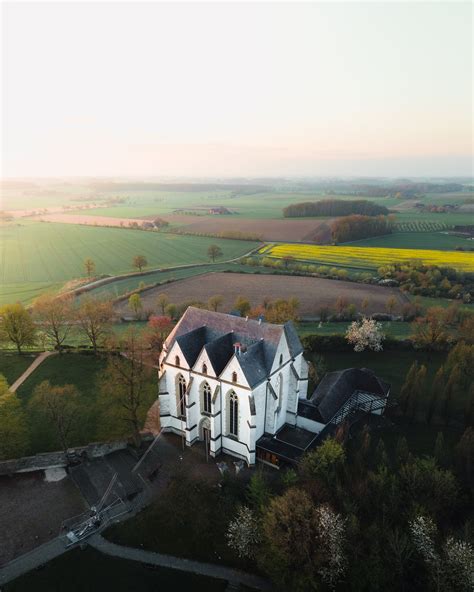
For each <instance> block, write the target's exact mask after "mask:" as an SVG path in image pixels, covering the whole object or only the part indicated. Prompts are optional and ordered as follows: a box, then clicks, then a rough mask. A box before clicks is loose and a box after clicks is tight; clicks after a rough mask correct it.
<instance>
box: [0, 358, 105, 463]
mask: <svg viewBox="0 0 474 592" xmlns="http://www.w3.org/2000/svg"><path fill="white" fill-rule="evenodd" d="M0 359H1V358H0ZM105 365H106V360H105V358H101V357H95V356H93V355H87V354H76V353H74V354H63V355H62V356H60V355H56V356H51V357H50V358H48V359H46V360H45V361H44V362H43V363H42V364H41V365H40V366H39V367H38V368H37V370H35V372H34V373H33V374H32V375H31V376H30V377H29V378H28V379H27V380H26V381H25V382H24V383H23V384H22V385H21V387H20V388H19V389H18V391H17V394H18V396H19V398H20V400H21V402H22V403H23V404H24V406H25V409H26V410H27V417H28V423H29V428H30V448H29V453H30V454H36V453H37V452H47V451H50V450H58V449H59V448H60V447H59V448H58V445H59V443H58V441H57V439H56V435H55V433H54V432H53V430H52V429H51V428H50V427H49V426H47V425H44V423H43V422H42V420H41V419H40V418H38V417H37V416H35V415H34V414H33V413H30V412H29V410H28V402H29V401H30V399H31V396H32V395H33V391H34V389H35V387H36V386H37V385H38V384H40V383H41V382H42V381H43V380H49V381H50V382H51V384H54V385H63V384H73V385H75V386H76V387H77V389H78V390H79V391H80V393H81V396H80V405H81V410H80V429H78V430H77V431H76V433H75V435H74V439H73V441H72V442H71V446H80V445H85V444H87V443H88V442H96V441H100V440H101V439H102V434H101V431H100V421H99V419H98V413H97V378H98V375H99V372H100V371H101V370H103V369H104V368H105Z"/></svg>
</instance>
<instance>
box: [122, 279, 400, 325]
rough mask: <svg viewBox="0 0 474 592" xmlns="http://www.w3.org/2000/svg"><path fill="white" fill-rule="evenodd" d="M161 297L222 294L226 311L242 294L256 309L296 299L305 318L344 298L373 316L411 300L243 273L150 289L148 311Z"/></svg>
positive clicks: (346, 285)
mask: <svg viewBox="0 0 474 592" xmlns="http://www.w3.org/2000/svg"><path fill="white" fill-rule="evenodd" d="M158 294H167V295H168V297H169V299H170V302H173V303H175V304H182V303H184V302H189V301H190V300H196V301H201V302H206V301H207V300H208V298H209V297H210V296H213V295H215V294H221V295H222V296H223V297H224V302H223V304H222V306H221V307H220V310H221V311H222V312H229V311H231V310H232V309H233V307H234V302H235V299H236V298H237V296H239V295H242V296H244V297H245V298H247V299H248V300H249V301H250V303H251V305H252V306H258V305H260V304H262V302H263V299H264V298H265V297H270V298H272V299H276V298H291V297H292V296H295V297H296V298H297V299H298V300H299V303H300V308H299V314H300V315H301V316H302V317H318V316H319V311H320V309H321V308H322V307H325V306H329V307H334V304H335V301H336V300H337V298H340V297H341V298H345V299H346V300H347V303H348V304H350V303H353V304H355V305H356V307H357V308H359V307H360V304H361V302H362V301H363V300H364V299H367V300H368V301H369V304H368V308H367V311H368V312H369V313H371V312H385V304H386V302H387V299H388V298H390V297H391V296H395V298H396V299H397V301H398V302H399V303H400V304H402V303H403V302H406V301H407V298H406V296H404V295H403V294H402V293H401V292H400V291H399V290H398V289H396V288H385V287H382V286H369V285H366V284H356V283H352V282H344V281H339V280H328V279H323V278H313V277H299V276H284V275H261V274H239V273H232V274H230V273H213V274H206V275H200V276H196V277H193V278H189V279H184V280H180V281H177V282H173V283H171V284H167V285H165V286H159V287H157V288H153V289H150V290H146V291H145V292H143V293H142V302H143V308H144V309H145V310H147V311H148V310H155V311H156V310H157V306H156V297H157V296H158ZM116 310H117V312H118V313H119V314H121V315H124V316H130V309H129V308H128V303H127V301H123V302H121V303H119V304H118V305H117V306H116Z"/></svg>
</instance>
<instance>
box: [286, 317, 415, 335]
mask: <svg viewBox="0 0 474 592" xmlns="http://www.w3.org/2000/svg"><path fill="white" fill-rule="evenodd" d="M350 324H351V323H350V321H347V322H340V323H339V322H328V323H322V325H321V327H320V326H319V322H307V323H305V322H302V323H298V325H297V326H296V330H297V331H298V334H299V335H300V336H301V337H304V336H305V335H337V334H339V335H344V334H345V332H346V331H347V327H348V326H349V325H350ZM381 325H382V326H383V330H384V333H385V335H386V336H387V337H392V338H396V339H407V338H408V337H409V336H410V335H411V333H412V330H411V323H405V322H402V321H393V322H388V321H384V322H382V323H381Z"/></svg>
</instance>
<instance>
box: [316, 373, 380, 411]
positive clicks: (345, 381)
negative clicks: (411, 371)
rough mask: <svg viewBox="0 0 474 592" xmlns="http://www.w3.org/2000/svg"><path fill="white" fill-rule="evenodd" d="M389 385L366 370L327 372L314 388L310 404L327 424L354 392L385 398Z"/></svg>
mask: <svg viewBox="0 0 474 592" xmlns="http://www.w3.org/2000/svg"><path fill="white" fill-rule="evenodd" d="M389 390H390V385H389V384H388V383H386V382H384V381H383V380H380V379H379V378H378V377H377V376H376V375H375V373H374V372H373V371H372V370H369V369H368V368H346V369H345V370H337V371H336V372H329V373H328V374H326V375H325V376H324V378H323V379H322V380H321V382H320V383H319V385H318V386H317V387H316V389H315V391H314V393H313V395H312V396H311V399H310V402H311V403H312V404H313V405H314V406H316V407H317V409H318V411H319V414H320V416H321V417H322V418H323V420H324V422H328V421H329V420H330V419H331V418H332V417H334V415H335V414H336V413H337V412H338V411H339V409H340V408H341V407H342V406H343V405H344V403H345V402H346V401H347V400H348V399H349V397H350V396H351V395H352V394H353V393H354V392H355V391H363V392H366V393H371V394H373V395H376V396H378V397H386V396H387V394H388V392H389Z"/></svg>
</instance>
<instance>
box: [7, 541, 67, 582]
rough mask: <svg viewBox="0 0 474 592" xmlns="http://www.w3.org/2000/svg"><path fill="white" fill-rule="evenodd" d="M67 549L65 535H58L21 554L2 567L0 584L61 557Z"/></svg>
mask: <svg viewBox="0 0 474 592" xmlns="http://www.w3.org/2000/svg"><path fill="white" fill-rule="evenodd" d="M65 551H66V545H65V543H64V537H63V538H60V537H56V538H55V539H53V540H51V541H48V542H47V543H44V544H43V545H40V546H39V547H36V549H33V550H32V551H29V552H28V553H25V554H24V555H20V556H19V557H17V558H16V559H13V560H12V561H10V562H9V563H7V564H6V565H5V566H4V567H2V568H0V586H1V585H3V584H7V583H8V582H11V581H12V580H15V579H16V578H19V577H20V576H22V575H23V574H26V573H28V572H29V571H31V570H33V569H36V568H38V567H40V565H44V564H45V563H48V561H52V560H53V559H55V558H56V557H59V556H60V555H62V554H63V553H64V552H65Z"/></svg>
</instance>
